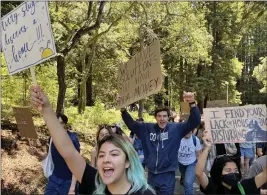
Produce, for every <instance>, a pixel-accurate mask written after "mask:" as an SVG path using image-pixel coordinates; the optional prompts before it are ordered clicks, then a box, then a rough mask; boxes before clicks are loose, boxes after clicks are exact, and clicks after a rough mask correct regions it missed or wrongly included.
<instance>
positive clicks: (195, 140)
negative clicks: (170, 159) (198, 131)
mask: <svg viewBox="0 0 267 195" xmlns="http://www.w3.org/2000/svg"><path fill="white" fill-rule="evenodd" d="M192 137H193V142H194V145H195V147H196V146H197V138H196V136H195V135H193V134H192Z"/></svg>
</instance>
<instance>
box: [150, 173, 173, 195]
mask: <svg viewBox="0 0 267 195" xmlns="http://www.w3.org/2000/svg"><path fill="white" fill-rule="evenodd" d="M148 184H149V185H151V186H152V187H153V188H154V190H155V191H156V194H159V195H173V194H174V188H175V171H170V172H166V173H160V174H153V173H151V172H148Z"/></svg>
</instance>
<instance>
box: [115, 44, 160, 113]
mask: <svg viewBox="0 0 267 195" xmlns="http://www.w3.org/2000/svg"><path fill="white" fill-rule="evenodd" d="M161 85H162V73H161V63H160V43H159V40H156V41H154V42H153V43H152V44H151V45H150V46H149V47H147V48H145V49H144V50H143V51H141V52H140V53H138V54H136V55H135V56H134V57H132V58H131V59H130V60H129V61H128V62H126V63H125V64H122V65H120V66H119V70H118V91H119V95H120V96H121V101H120V102H118V105H117V108H122V107H124V106H127V105H129V104H131V103H133V102H136V101H138V100H140V99H143V98H145V97H147V96H149V95H152V94H155V93H158V92H159V91H160V89H161Z"/></svg>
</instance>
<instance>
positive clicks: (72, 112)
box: [65, 101, 155, 133]
mask: <svg viewBox="0 0 267 195" xmlns="http://www.w3.org/2000/svg"><path fill="white" fill-rule="evenodd" d="M65 114H66V115H67V116H68V118H69V124H70V125H71V126H72V127H73V129H75V130H77V131H81V132H83V133H94V132H96V130H97V127H98V125H100V124H109V125H111V124H113V123H121V124H122V125H123V130H124V131H125V132H126V129H127V127H126V126H125V124H124V123H123V121H122V118H121V112H120V110H115V109H105V105H104V104H103V103H101V102H99V101H97V102H96V104H95V106H92V107H86V109H85V111H84V113H83V114H79V113H78V111H77V108H75V107H68V108H66V109H65ZM130 114H131V116H132V117H133V118H134V119H137V118H138V117H137V116H138V113H137V112H131V113H130ZM143 118H144V120H145V121H147V122H155V119H154V117H153V116H150V115H148V114H147V113H145V114H144V117H143ZM127 132H128V130H127Z"/></svg>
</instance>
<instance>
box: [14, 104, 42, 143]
mask: <svg viewBox="0 0 267 195" xmlns="http://www.w3.org/2000/svg"><path fill="white" fill-rule="evenodd" d="M13 111H14V114H15V118H16V122H17V125H18V130H19V132H20V135H21V136H23V137H27V138H34V139H36V138H37V133H36V131H35V127H34V124H33V120H32V114H31V110H30V107H13Z"/></svg>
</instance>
